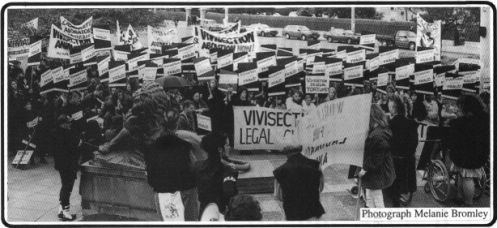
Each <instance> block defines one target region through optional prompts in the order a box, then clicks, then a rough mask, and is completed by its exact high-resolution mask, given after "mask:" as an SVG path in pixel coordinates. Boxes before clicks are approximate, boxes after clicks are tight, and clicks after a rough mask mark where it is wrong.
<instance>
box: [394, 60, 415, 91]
mask: <svg viewBox="0 0 497 228" xmlns="http://www.w3.org/2000/svg"><path fill="white" fill-rule="evenodd" d="M414 66H415V65H414V63H412V64H407V65H403V66H398V67H396V68H395V84H396V87H397V88H399V89H409V87H410V85H411V82H410V78H411V76H412V75H414V69H415V68H414Z"/></svg>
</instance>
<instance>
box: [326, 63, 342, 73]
mask: <svg viewBox="0 0 497 228" xmlns="http://www.w3.org/2000/svg"><path fill="white" fill-rule="evenodd" d="M342 73H343V62H336V63H330V64H328V65H326V69H325V72H324V76H326V77H330V76H333V75H339V74H342Z"/></svg>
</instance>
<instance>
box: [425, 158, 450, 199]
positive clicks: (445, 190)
mask: <svg viewBox="0 0 497 228" xmlns="http://www.w3.org/2000/svg"><path fill="white" fill-rule="evenodd" d="M430 167H431V168H430V173H429V174H428V183H429V184H430V190H431V194H432V195H433V198H435V199H436V200H437V201H440V202H445V201H447V199H448V198H449V195H450V190H451V189H450V177H449V172H447V168H446V167H445V164H444V163H443V162H442V161H439V160H433V161H432V163H431V164H430Z"/></svg>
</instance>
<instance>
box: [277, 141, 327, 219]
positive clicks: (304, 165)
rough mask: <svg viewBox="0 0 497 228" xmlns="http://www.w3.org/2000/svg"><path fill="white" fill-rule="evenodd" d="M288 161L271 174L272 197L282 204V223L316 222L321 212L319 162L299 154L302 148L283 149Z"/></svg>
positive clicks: (321, 184) (321, 182)
mask: <svg viewBox="0 0 497 228" xmlns="http://www.w3.org/2000/svg"><path fill="white" fill-rule="evenodd" d="M283 152H284V153H286V154H287V157H288V160H287V161H286V162H285V164H283V165H281V166H280V167H278V168H276V169H275V170H274V171H273V174H274V178H275V188H274V189H275V195H276V197H277V199H278V200H280V201H283V210H284V211H285V216H286V220H288V221H298V220H308V219H319V218H320V217H321V215H323V214H324V213H325V211H324V208H323V206H322V205H321V202H320V192H321V191H322V190H323V184H324V179H323V173H322V172H321V169H320V165H319V162H318V161H316V160H313V159H309V158H306V157H305V156H304V155H302V154H301V152H302V146H298V147H285V148H284V149H283Z"/></svg>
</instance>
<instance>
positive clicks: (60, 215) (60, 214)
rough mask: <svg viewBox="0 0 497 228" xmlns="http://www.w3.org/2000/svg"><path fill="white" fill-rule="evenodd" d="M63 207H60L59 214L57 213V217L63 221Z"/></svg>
mask: <svg viewBox="0 0 497 228" xmlns="http://www.w3.org/2000/svg"><path fill="white" fill-rule="evenodd" d="M62 211H63V210H62V205H59V212H57V216H58V217H59V219H62Z"/></svg>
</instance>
